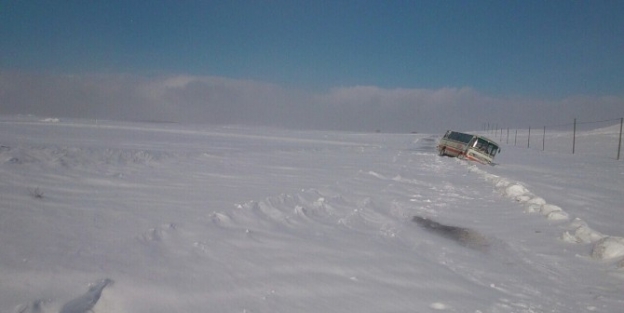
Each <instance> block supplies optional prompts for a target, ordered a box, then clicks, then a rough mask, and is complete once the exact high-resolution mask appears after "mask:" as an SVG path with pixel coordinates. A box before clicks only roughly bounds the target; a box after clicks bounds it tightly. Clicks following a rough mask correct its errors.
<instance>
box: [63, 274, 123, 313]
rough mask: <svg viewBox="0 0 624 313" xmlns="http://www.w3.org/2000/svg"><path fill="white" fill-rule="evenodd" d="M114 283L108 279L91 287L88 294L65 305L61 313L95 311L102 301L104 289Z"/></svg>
mask: <svg viewBox="0 0 624 313" xmlns="http://www.w3.org/2000/svg"><path fill="white" fill-rule="evenodd" d="M112 282H113V281H112V280H110V279H108V278H107V279H104V280H102V281H100V282H99V283H97V284H95V285H93V286H91V287H89V291H87V293H85V294H83V295H82V296H80V297H78V298H76V299H74V300H71V301H69V302H67V303H65V305H64V306H63V308H62V309H61V311H60V313H86V312H88V311H90V310H91V309H93V307H94V306H95V304H96V303H97V302H98V300H100V296H101V295H102V290H104V287H106V286H108V285H109V284H111V283H112Z"/></svg>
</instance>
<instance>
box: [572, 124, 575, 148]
mask: <svg viewBox="0 0 624 313" xmlns="http://www.w3.org/2000/svg"><path fill="white" fill-rule="evenodd" d="M575 146H576V119H574V130H573V131H572V154H574V148H575Z"/></svg>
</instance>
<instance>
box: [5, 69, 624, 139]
mask: <svg viewBox="0 0 624 313" xmlns="http://www.w3.org/2000/svg"><path fill="white" fill-rule="evenodd" d="M0 112H1V114H34V115H41V116H52V117H79V118H107V119H124V120H167V121H176V122H194V123H204V122H205V123H218V124H253V125H266V126H277V127H288V128H317V129H339V130H362V131H372V130H376V129H380V130H383V131H401V132H407V131H420V132H429V131H433V132H437V131H442V130H444V129H447V128H454V129H464V130H469V129H478V128H480V127H481V125H483V123H487V122H490V123H497V124H499V125H501V126H503V125H508V126H509V127H528V126H534V127H537V126H541V125H550V124H557V123H562V122H569V121H571V119H572V118H574V117H577V118H579V119H584V120H596V119H604V118H612V117H620V116H621V115H624V98H622V97H618V96H599V97H595V96H591V95H585V96H572V97H569V98H565V99H561V100H548V101H547V100H540V99H526V98H503V97H498V98H497V97H491V96H487V95H483V94H481V93H479V92H478V91H476V90H474V89H471V88H440V89H407V88H396V89H386V88H380V87H377V86H353V87H340V88H333V89H331V90H329V91H328V92H325V93H310V92H304V91H301V90H289V89H285V88H283V87H281V86H279V85H275V84H269V83H264V82H259V81H252V80H238V79H229V78H223V77H214V76H189V75H169V76H137V75H125V74H114V75H113V74H81V75H54V74H39V73H20V72H0Z"/></svg>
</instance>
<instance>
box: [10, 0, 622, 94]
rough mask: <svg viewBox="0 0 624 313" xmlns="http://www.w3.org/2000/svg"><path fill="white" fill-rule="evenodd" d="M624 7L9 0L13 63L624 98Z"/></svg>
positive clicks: (301, 87)
mask: <svg viewBox="0 0 624 313" xmlns="http://www.w3.org/2000/svg"><path fill="white" fill-rule="evenodd" d="M622 16H624V1H365V0H360V1H296V0H290V1H236V0H229V1H157V0H154V1H127V0H126V1H116V0H109V1H15V0H14V1H11V0H4V1H0V38H2V40H0V51H2V53H0V70H2V71H4V73H6V72H7V71H9V72H11V73H15V72H20V73H21V72H28V73H33V72H35V73H40V72H41V73H48V74H50V73H53V74H59V75H63V74H65V75H66V74H73V75H82V74H85V73H86V74H89V75H92V74H115V75H137V76H140V77H153V76H154V75H160V76H167V75H170V76H171V75H187V76H192V77H222V78H224V79H233V80H249V81H254V82H258V83H267V84H274V85H277V86H280V87H281V88H285V89H289V90H296V91H297V92H311V93H324V92H328V91H329V90H332V89H335V88H348V87H356V86H374V87H378V88H381V89H383V90H395V89H418V90H432V91H435V90H440V89H443V88H451V89H452V88H456V89H461V88H470V89H471V90H474V91H475V92H477V93H479V94H480V95H484V96H487V97H497V98H501V99H508V98H521V99H533V100H535V101H557V100H560V99H565V98H567V97H577V96H589V97H605V96H607V97H610V96H615V97H622V96H624V19H623V18H622ZM5 75H6V74H5Z"/></svg>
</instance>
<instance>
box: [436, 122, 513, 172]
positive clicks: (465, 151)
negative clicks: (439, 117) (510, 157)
mask: <svg viewBox="0 0 624 313" xmlns="http://www.w3.org/2000/svg"><path fill="white" fill-rule="evenodd" d="M437 149H438V154H439V155H440V156H444V155H448V156H452V157H458V158H466V159H468V160H472V161H476V162H479V163H483V164H490V163H492V161H493V160H494V157H495V156H496V154H497V153H499V152H500V151H501V150H500V148H499V146H498V143H496V142H495V141H494V140H491V139H489V138H486V137H484V136H479V135H472V134H465V133H460V132H456V131H452V130H448V131H446V134H444V137H442V139H440V142H439V143H438V146H437Z"/></svg>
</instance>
